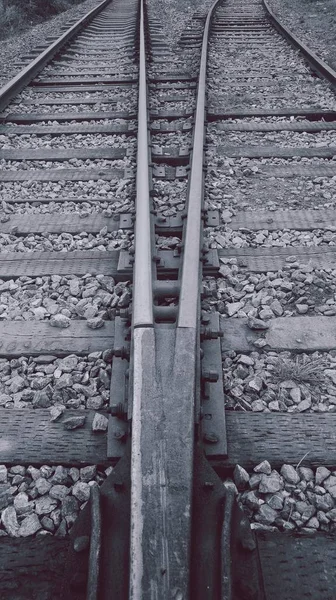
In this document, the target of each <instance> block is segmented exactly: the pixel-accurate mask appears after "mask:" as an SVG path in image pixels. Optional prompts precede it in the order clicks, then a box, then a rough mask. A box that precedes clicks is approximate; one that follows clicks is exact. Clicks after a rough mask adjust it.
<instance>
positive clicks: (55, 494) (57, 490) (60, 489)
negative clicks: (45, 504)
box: [49, 485, 70, 500]
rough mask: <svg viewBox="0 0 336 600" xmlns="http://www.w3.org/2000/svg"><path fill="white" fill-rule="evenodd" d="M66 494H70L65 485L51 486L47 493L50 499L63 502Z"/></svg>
mask: <svg viewBox="0 0 336 600" xmlns="http://www.w3.org/2000/svg"><path fill="white" fill-rule="evenodd" d="M68 494H70V489H69V488H67V487H66V485H53V486H52V488H51V489H50V492H49V496H50V498H55V500H63V499H64V498H65V497H66V496H67V495H68Z"/></svg>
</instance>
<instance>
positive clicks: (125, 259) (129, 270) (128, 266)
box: [117, 248, 219, 280]
mask: <svg viewBox="0 0 336 600" xmlns="http://www.w3.org/2000/svg"><path fill="white" fill-rule="evenodd" d="M157 256H158V258H159V259H160V263H159V264H158V274H159V278H160V279H163V278H164V277H166V278H169V277H170V276H176V273H177V271H178V269H179V266H180V260H181V258H180V255H176V254H175V252H174V250H158V252H157ZM133 259H134V257H133V256H132V255H131V253H130V252H129V251H128V250H120V252H119V261H118V267H117V273H118V276H121V277H126V279H128V280H132V274H133ZM218 270H219V258H218V252H217V250H216V249H214V248H211V249H210V250H209V251H208V252H207V254H206V256H205V259H204V264H203V273H204V275H214V276H215V275H217V273H218Z"/></svg>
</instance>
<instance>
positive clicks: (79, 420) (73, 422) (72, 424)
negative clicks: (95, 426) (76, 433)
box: [63, 415, 86, 429]
mask: <svg viewBox="0 0 336 600" xmlns="http://www.w3.org/2000/svg"><path fill="white" fill-rule="evenodd" d="M85 420H86V416H85V415H80V416H78V417H69V418H68V419H66V420H65V421H63V426H64V429H78V427H83V425H84V423H85Z"/></svg>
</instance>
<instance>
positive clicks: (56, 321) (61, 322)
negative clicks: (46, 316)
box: [49, 313, 70, 329]
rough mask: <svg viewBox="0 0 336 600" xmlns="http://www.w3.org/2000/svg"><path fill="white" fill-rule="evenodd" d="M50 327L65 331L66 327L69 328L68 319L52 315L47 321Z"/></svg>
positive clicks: (63, 316) (59, 315)
mask: <svg viewBox="0 0 336 600" xmlns="http://www.w3.org/2000/svg"><path fill="white" fill-rule="evenodd" d="M49 323H50V325H51V326H52V327H59V328H60V329H65V328H66V327H70V319H69V317H66V316H65V315H62V314H61V313H58V314H57V315H53V316H52V317H51V319H50V321H49Z"/></svg>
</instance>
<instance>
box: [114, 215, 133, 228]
mask: <svg viewBox="0 0 336 600" xmlns="http://www.w3.org/2000/svg"><path fill="white" fill-rule="evenodd" d="M118 216H119V228H120V229H132V230H133V226H134V223H133V215H132V214H131V213H121V214H120V215H118Z"/></svg>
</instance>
